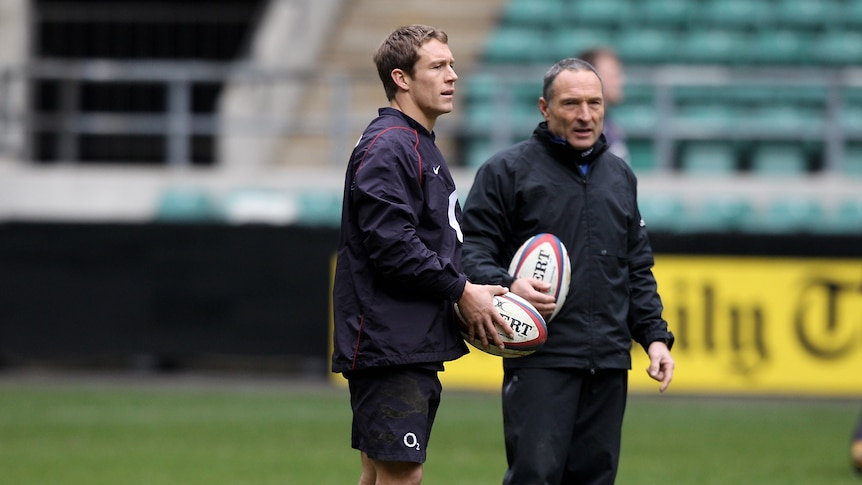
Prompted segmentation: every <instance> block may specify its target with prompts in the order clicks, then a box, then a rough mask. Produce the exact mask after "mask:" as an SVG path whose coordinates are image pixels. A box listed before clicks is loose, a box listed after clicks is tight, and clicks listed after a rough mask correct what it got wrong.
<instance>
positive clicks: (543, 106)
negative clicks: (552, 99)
mask: <svg viewBox="0 0 862 485" xmlns="http://www.w3.org/2000/svg"><path fill="white" fill-rule="evenodd" d="M539 111H540V112H541V113H542V116H543V117H544V118H545V119H546V120H547V119H548V101H547V100H545V98H543V97H542V98H539Z"/></svg>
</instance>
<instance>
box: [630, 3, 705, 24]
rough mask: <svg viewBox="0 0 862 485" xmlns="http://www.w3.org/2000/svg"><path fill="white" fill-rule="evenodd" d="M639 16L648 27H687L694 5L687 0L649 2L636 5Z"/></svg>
mask: <svg viewBox="0 0 862 485" xmlns="http://www.w3.org/2000/svg"><path fill="white" fill-rule="evenodd" d="M638 7H639V9H640V12H639V13H640V16H641V17H642V18H643V20H645V21H646V22H648V23H649V24H650V25H673V26H676V25H679V26H682V25H687V24H688V23H689V22H690V21H691V16H692V14H693V13H694V12H695V11H696V10H695V5H694V4H693V3H692V2H691V1H689V0H651V1H649V2H640V3H639V4H638Z"/></svg>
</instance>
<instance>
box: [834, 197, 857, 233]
mask: <svg viewBox="0 0 862 485" xmlns="http://www.w3.org/2000/svg"><path fill="white" fill-rule="evenodd" d="M830 220H831V224H830V227H831V229H832V230H833V231H834V232H841V233H856V234H862V198H853V199H845V200H841V201H839V202H838V205H837V207H836V208H835V211H834V213H833V215H832V217H831V218H830Z"/></svg>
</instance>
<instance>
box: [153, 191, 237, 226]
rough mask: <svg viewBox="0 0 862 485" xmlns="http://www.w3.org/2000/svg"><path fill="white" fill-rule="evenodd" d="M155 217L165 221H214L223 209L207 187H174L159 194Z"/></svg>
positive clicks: (219, 216) (218, 217)
mask: <svg viewBox="0 0 862 485" xmlns="http://www.w3.org/2000/svg"><path fill="white" fill-rule="evenodd" d="M155 217H156V220H158V221H165V222H212V221H216V220H219V219H220V218H221V211H220V209H219V205H218V203H217V202H216V200H215V198H214V197H213V196H212V194H210V193H209V191H207V190H206V189H202V188H198V187H172V188H168V189H165V190H164V191H163V192H162V194H161V195H160V196H159V199H158V202H157V206H156V213H155Z"/></svg>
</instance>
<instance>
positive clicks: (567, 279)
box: [509, 232, 572, 322]
mask: <svg viewBox="0 0 862 485" xmlns="http://www.w3.org/2000/svg"><path fill="white" fill-rule="evenodd" d="M509 274H510V275H512V276H514V277H515V278H516V279H517V278H536V279H540V280H542V281H546V282H548V283H549V284H550V285H551V288H550V289H549V290H548V294H549V295H553V297H554V298H556V299H557V307H556V308H555V309H554V312H553V313H551V315H550V316H548V319H547V320H548V322H550V321H551V320H552V319H553V318H554V317H555V316H557V313H559V312H560V310H561V309H562V308H563V304H564V303H565V302H566V296H567V295H568V294H569V284H570V283H571V280H572V262H571V260H569V252H568V251H567V250H566V246H565V245H563V242H562V241H560V238H558V237H557V236H554V235H553V234H550V233H546V232H545V233H541V234H536V235H535V236H533V237H531V238H529V239H527V240H526V241H524V244H522V245H521V247H520V248H518V251H516V252H515V256H514V257H512V263H511V264H510V265H509Z"/></svg>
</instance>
